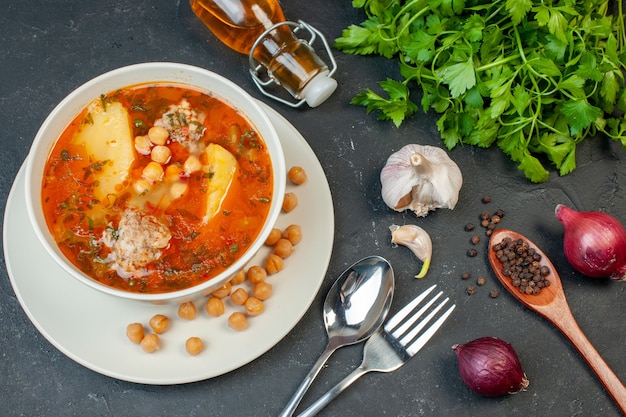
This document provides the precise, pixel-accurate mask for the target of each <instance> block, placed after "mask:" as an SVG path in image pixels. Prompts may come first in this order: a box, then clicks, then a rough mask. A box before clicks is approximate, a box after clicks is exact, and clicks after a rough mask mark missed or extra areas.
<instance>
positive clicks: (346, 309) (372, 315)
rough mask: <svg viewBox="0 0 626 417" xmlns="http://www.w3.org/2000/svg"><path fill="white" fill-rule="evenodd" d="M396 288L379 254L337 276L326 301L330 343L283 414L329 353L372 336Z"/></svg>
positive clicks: (295, 402) (297, 400) (292, 408)
mask: <svg viewBox="0 0 626 417" xmlns="http://www.w3.org/2000/svg"><path fill="white" fill-rule="evenodd" d="M393 291H394V275H393V270H392V268H391V265H390V264H389V262H387V260H385V259H384V258H381V257H380V256H370V257H367V258H364V259H361V260H360V261H358V262H356V263H355V264H354V265H352V266H351V267H349V268H348V269H346V270H345V271H344V272H343V273H342V274H341V275H340V276H339V278H337V280H336V281H335V283H334V284H333V286H332V287H331V289H330V290H329V291H328V295H327V296H326V301H325V302H324V323H325V325H326V333H328V344H327V346H326V349H324V351H323V352H322V354H321V355H320V357H319V359H318V360H317V361H316V362H315V364H314V365H313V367H312V368H311V370H310V371H309V373H308V374H307V375H306V376H305V377H304V380H303V381H302V383H301V384H300V386H299V387H298V389H297V390H296V392H295V394H294V395H293V397H291V400H289V402H288V403H287V406H286V407H285V409H284V410H283V411H282V412H281V413H280V416H281V417H287V416H291V415H292V414H293V412H294V411H295V410H296V407H298V404H299V403H300V401H301V400H302V397H304V394H305V393H306V391H307V390H308V389H309V387H310V386H311V383H312V382H313V380H314V379H315V377H316V376H317V374H318V373H319V371H320V369H322V366H324V364H325V363H326V361H327V360H328V358H329V357H330V355H331V354H332V353H333V352H334V351H335V350H337V349H338V348H340V347H342V346H347V345H352V344H355V343H358V342H362V341H363V340H365V339H367V338H368V337H370V336H371V335H372V334H373V333H374V332H375V331H376V330H377V329H378V328H379V327H380V325H381V324H382V323H383V321H384V320H385V318H386V316H387V313H388V312H389V307H390V306H391V300H392V298H393Z"/></svg>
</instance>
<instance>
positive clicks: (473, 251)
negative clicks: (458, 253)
mask: <svg viewBox="0 0 626 417" xmlns="http://www.w3.org/2000/svg"><path fill="white" fill-rule="evenodd" d="M476 255H478V251H477V250H476V249H474V248H470V249H468V250H467V256H469V257H471V258H473V257H475V256H476Z"/></svg>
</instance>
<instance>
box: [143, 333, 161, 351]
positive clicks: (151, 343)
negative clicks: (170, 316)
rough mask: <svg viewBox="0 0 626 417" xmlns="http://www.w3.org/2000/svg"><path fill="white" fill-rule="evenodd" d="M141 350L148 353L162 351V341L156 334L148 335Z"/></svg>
mask: <svg viewBox="0 0 626 417" xmlns="http://www.w3.org/2000/svg"><path fill="white" fill-rule="evenodd" d="M141 348H142V349H143V350H144V352H147V353H153V352H156V351H157V350H159V349H161V339H160V338H159V336H158V335H156V334H154V333H150V334H147V335H146V336H145V337H144V338H143V339H141Z"/></svg>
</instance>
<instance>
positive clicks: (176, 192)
mask: <svg viewBox="0 0 626 417" xmlns="http://www.w3.org/2000/svg"><path fill="white" fill-rule="evenodd" d="M188 188H189V186H188V185H187V183H186V182H182V181H178V182H175V183H174V184H172V186H171V187H170V197H172V198H173V199H174V200H176V199H177V198H180V197H182V196H184V195H185V193H186V192H187V189H188Z"/></svg>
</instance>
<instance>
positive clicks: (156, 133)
mask: <svg viewBox="0 0 626 417" xmlns="http://www.w3.org/2000/svg"><path fill="white" fill-rule="evenodd" d="M148 137H149V138H150V142H152V143H154V144H155V145H165V142H167V138H169V137H170V134H169V132H168V131H167V129H165V128H164V127H161V126H152V127H151V128H150V130H148Z"/></svg>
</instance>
